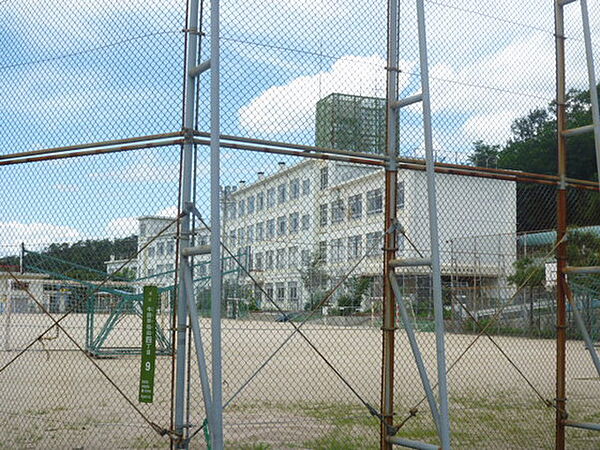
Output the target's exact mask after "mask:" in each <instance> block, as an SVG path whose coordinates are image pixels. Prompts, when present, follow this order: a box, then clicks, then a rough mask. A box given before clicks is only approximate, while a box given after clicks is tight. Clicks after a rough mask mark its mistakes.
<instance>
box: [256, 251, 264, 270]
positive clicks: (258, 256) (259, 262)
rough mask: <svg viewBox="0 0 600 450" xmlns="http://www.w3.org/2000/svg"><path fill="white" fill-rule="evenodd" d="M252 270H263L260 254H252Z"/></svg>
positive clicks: (261, 255)
mask: <svg viewBox="0 0 600 450" xmlns="http://www.w3.org/2000/svg"><path fill="white" fill-rule="evenodd" d="M254 268H255V269H256V270H263V254H262V253H261V252H257V253H255V254H254Z"/></svg>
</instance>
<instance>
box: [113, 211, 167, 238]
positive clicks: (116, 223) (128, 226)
mask: <svg viewBox="0 0 600 450" xmlns="http://www.w3.org/2000/svg"><path fill="white" fill-rule="evenodd" d="M177 214H178V210H177V206H169V207H167V208H163V209H161V210H159V211H157V212H156V213H154V214H152V213H151V214H148V215H152V216H158V217H167V218H173V219H174V218H175V217H176V216H177ZM143 215H145V214H140V215H139V216H130V217H117V218H116V219H112V220H111V221H109V222H108V223H107V224H106V227H105V234H106V235H107V236H108V237H110V238H122V237H127V236H131V235H133V234H138V231H139V227H138V225H139V224H138V217H141V216H143Z"/></svg>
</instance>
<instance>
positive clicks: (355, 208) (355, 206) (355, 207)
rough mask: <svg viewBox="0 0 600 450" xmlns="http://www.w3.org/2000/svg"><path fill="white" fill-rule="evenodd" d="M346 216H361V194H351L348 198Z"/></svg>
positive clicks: (353, 217) (352, 217)
mask: <svg viewBox="0 0 600 450" xmlns="http://www.w3.org/2000/svg"><path fill="white" fill-rule="evenodd" d="M348 216H349V217H350V218H351V219H360V217H361V216H362V194H356V195H353V196H352V197H350V198H349V199H348Z"/></svg>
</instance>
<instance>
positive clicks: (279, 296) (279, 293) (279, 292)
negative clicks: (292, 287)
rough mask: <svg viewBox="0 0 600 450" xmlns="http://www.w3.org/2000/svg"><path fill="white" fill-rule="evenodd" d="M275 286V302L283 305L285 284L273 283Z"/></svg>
mask: <svg viewBox="0 0 600 450" xmlns="http://www.w3.org/2000/svg"><path fill="white" fill-rule="evenodd" d="M275 286H276V288H277V301H278V302H279V303H283V302H284V301H285V284H284V283H275Z"/></svg>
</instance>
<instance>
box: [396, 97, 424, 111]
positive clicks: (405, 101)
mask: <svg viewBox="0 0 600 450" xmlns="http://www.w3.org/2000/svg"><path fill="white" fill-rule="evenodd" d="M421 101H423V94H422V93H418V94H415V95H411V96H410V97H406V98H401V99H399V100H396V101H395V102H392V103H391V107H392V108H404V107H405V106H409V105H412V104H414V103H418V102H421Z"/></svg>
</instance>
